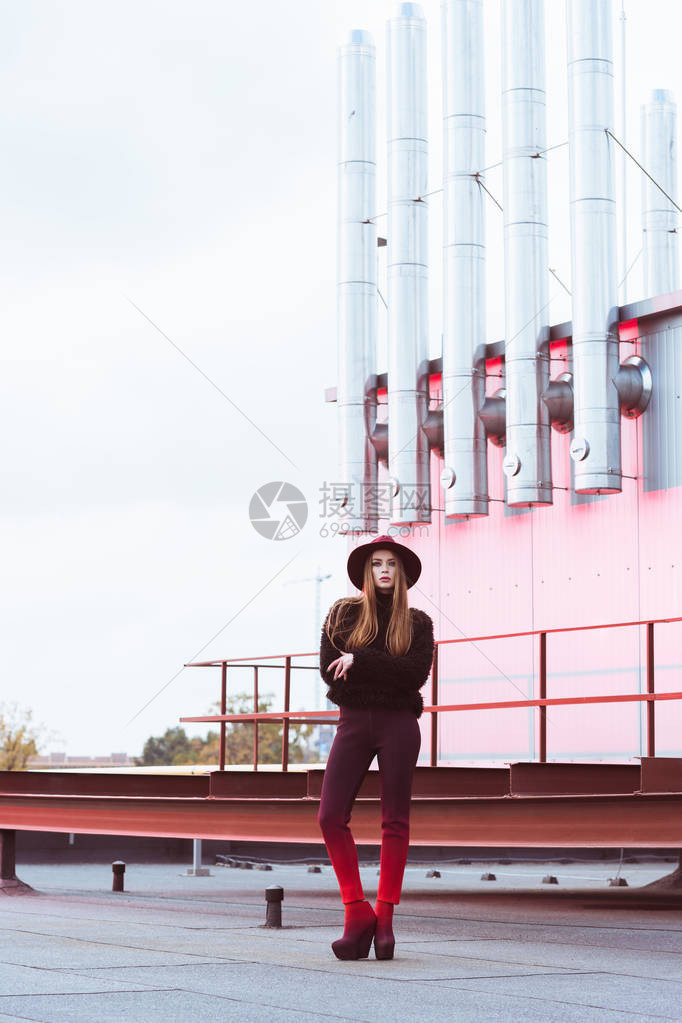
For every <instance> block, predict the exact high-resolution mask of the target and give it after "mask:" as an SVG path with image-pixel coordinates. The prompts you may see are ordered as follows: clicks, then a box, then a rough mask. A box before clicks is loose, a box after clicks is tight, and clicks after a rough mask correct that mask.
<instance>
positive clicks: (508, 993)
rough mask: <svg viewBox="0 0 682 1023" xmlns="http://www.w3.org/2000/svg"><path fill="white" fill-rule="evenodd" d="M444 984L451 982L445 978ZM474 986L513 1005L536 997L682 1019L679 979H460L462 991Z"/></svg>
mask: <svg viewBox="0 0 682 1023" xmlns="http://www.w3.org/2000/svg"><path fill="white" fill-rule="evenodd" d="M442 986H444V987H447V986H449V985H448V983H447V981H444V982H443V985H442ZM471 989H475V990H476V991H479V992H485V993H486V994H498V995H503V996H504V997H505V998H507V999H509V1001H510V1005H513V1002H514V1000H515V999H516V998H518V999H519V1000H520V1001H521V1002H525V1001H526V1000H527V999H528V998H533V999H537V1000H542V1001H545V1002H547V1003H553V1004H561V1005H563V1004H570V1005H581V1006H584V1007H585V1008H589V1009H591V1010H592V1009H595V1008H597V1009H609V1010H612V1011H616V1012H619V1013H632V1014H636V1016H637V1019H642V1018H644V1017H645V1016H646V1015H650V1016H655V1017H658V1018H659V1019H666V1020H680V1019H682V986H680V984H679V983H677V982H675V981H665V980H663V981H662V980H659V979H656V980H647V979H644V978H642V977H623V976H617V977H614V976H610V975H609V974H604V973H601V972H600V973H593V974H591V975H590V974H566V973H564V974H557V975H554V976H550V975H544V976H541V975H537V974H536V975H534V976H528V977H524V978H519V977H510V978H508V979H506V980H498V979H491V980H486V981H482V980H475V981H474V980H471V981H458V982H457V990H458V991H462V990H471ZM547 1011H548V1012H549V1011H553V1009H548V1010H547Z"/></svg>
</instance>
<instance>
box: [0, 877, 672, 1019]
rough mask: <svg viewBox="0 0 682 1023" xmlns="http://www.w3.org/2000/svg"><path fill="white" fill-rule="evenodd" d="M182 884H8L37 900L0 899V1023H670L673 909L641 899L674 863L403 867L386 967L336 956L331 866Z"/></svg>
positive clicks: (173, 880)
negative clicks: (269, 901) (271, 915)
mask: <svg viewBox="0 0 682 1023" xmlns="http://www.w3.org/2000/svg"><path fill="white" fill-rule="evenodd" d="M183 869H184V865H180V864H163V865H151V864H139V865H136V864H133V863H129V864H128V866H127V871H126V875H125V883H126V891H125V892H124V893H122V894H115V893H112V892H111V890H110V889H111V868H110V867H108V866H107V865H106V864H84V865H70V866H63V865H58V864H45V865H40V864H30V865H28V866H24V867H23V868H20V869H19V874H20V876H21V878H22V880H24V881H26V882H27V883H29V884H31V885H33V886H34V887H35V889H36V890H37V892H38V894H35V895H24V896H13V897H2V896H0V1021H4V1020H36V1021H44V1023H53V1021H54V1023H58V1021H59V1023H61V1021H69V1023H70V1021H74V1023H75V1021H78V1023H80V1021H88V1023H90V1021H95V1020H97V1021H109V1020H111V1021H114V1020H116V1021H117V1023H118V1021H135V1023H137V1021H139V1023H156V1021H163V1023H175V1021H192V1020H194V1019H197V1020H199V1019H201V1020H202V1021H205V1020H206V1019H207V1018H208V1019H210V1020H230V1021H231V1020H235V1021H240V1023H242V1021H258V1023H261V1021H266V1020H267V1021H268V1023H269V1021H277V1023H279V1021H298V1020H301V1021H315V1020H319V1021H323V1020H325V1021H328V1020H363V1021H372V1023H374V1021H377V1023H384V1021H385V1023H388V1021H391V1023H393V1021H396V1020H407V1021H412V1020H414V1021H436V1020H438V1021H443V1020H448V1021H449V1020H453V1021H462V1023H464V1021H472V1023H473V1021H476V1023H479V1021H510V1023H517V1021H518V1023H521V1021H526V1020H528V1021H533V1023H535V1021H537V1023H540V1021H542V1023H547V1021H562V1023H563V1021H576V1023H577V1021H581V1023H583V1021H594V1023H615V1021H621V1023H626V1021H628V1020H632V1021H633V1023H634V1021H637V1023H648V1021H653V1020H682V900H681V899H680V896H679V895H678V896H676V897H675V896H673V897H668V898H666V897H660V896H654V895H652V894H648V893H646V892H637V891H636V886H637V885H641V884H646V883H648V882H649V881H652V880H654V879H655V878H657V877H660V876H661V875H662V874H664V873H667V872H668V871H669V870H671V869H672V864H653V865H652V864H633V865H627V866H625V867H623V871H622V872H623V874H624V875H625V876H627V878H628V881H629V884H630V887H629V888H627V889H625V888H608V887H607V879H608V877H609V876H612V875H613V874H614V872H615V867H614V865H613V864H610V865H606V864H604V863H589V864H575V863H573V864H566V865H558V864H553V865H551V866H550V865H543V864H532V865H530V864H510V865H500V864H491V865H489V866H487V867H486V866H482V865H480V864H476V865H472V866H454V865H453V866H448V865H444V864H441V865H438V869H439V870H440V871H441V877H440V878H428V879H427V878H426V876H425V874H426V869H427V868H426V867H423V866H420V867H408V870H407V872H406V878H405V886H404V892H403V898H402V900H401V903H400V905H399V906H398V907H397V909H396V914H395V931H396V942H397V944H396V957H395V959H394V960H392V961H388V962H379V961H377V960H376V959H374V958H370V959H367V960H361V961H358V962H340V961H338V960H337V959H335V958H334V956H333V953H332V952H331V949H330V942H331V941H332V940H333V939H334V938H336V937H338V936H339V935H340V933H341V931H342V922H343V910H342V907H341V904H340V901H339V897H338V889H337V887H336V882H335V878H334V876H333V873H332V871H331V868H330V867H323V869H322V873H321V874H309V873H308V872H307V868H306V866H305V865H304V864H301V865H297V864H296V865H294V864H288V865H286V866H276V865H273V870H272V871H271V872H265V871H263V872H261V871H258V870H239V869H227V868H211V869H212V876H210V877H198V878H194V877H187V876H185V875H184V873H183ZM484 870H492V871H494V872H495V873H496V875H497V877H498V881H497V882H492V883H491V882H482V881H481V880H480V876H481V873H482V872H483V871H484ZM376 873H377V871H376V867H363V868H362V875H363V883H364V884H365V889H366V893H367V895H368V897H371V896H373V895H374V894H375V893H376V880H377V878H376ZM546 873H552V874H556V875H557V877H558V878H559V881H560V884H559V886H551V889H550V888H549V887H548V886H546V885H542V884H541V883H540V882H541V878H542V876H543V874H546ZM270 884H281V885H282V886H283V888H284V902H283V908H282V918H283V924H284V926H283V928H282V929H281V930H267V929H265V928H264V927H263V926H262V924H263V922H264V920H265V901H264V889H265V887H266V886H267V885H270Z"/></svg>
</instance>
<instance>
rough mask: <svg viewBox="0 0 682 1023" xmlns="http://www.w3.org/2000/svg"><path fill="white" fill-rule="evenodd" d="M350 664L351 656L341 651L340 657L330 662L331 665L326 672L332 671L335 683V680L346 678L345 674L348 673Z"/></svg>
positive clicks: (351, 661)
mask: <svg viewBox="0 0 682 1023" xmlns="http://www.w3.org/2000/svg"><path fill="white" fill-rule="evenodd" d="M352 663H353V655H352V654H346V653H344V652H343V651H341V656H340V657H337V658H336V660H335V661H332V663H331V664H330V665H329V667H328V668H327V671H331V670H332V668H333V669H334V681H335V682H336V680H337V678H345V677H346V672H347V671H348V669H349V668H350V666H351V664H352Z"/></svg>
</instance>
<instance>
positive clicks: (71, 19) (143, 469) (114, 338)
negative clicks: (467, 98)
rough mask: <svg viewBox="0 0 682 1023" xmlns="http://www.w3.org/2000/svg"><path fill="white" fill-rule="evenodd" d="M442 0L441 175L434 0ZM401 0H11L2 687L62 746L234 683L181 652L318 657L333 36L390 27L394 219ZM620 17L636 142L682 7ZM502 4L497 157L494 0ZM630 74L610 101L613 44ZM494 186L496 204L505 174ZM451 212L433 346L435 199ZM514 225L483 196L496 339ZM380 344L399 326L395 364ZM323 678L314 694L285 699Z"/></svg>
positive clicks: (3, 89) (6, 96) (170, 718)
mask: <svg viewBox="0 0 682 1023" xmlns="http://www.w3.org/2000/svg"><path fill="white" fill-rule="evenodd" d="M423 6H424V10H425V13H426V16H427V18H428V21H429V37H428V46H429V68H430V72H429V74H430V88H431V99H430V132H431V138H432V142H431V144H430V161H431V181H430V187H431V188H432V189H437V188H438V187H439V186H440V182H441V170H440V160H441V144H440V143H441V138H440V136H441V122H440V118H441V95H440V88H441V86H440V8H439V4H438V3H437V2H427V3H425V4H424V5H423ZM394 7H395V5H394V4H392V3H388V2H383V0H382V2H377V0H344V2H342V3H341V2H329V0H326V2H325V3H319V2H313V0H301V2H299V3H298V4H296V5H292V4H282V3H275V2H273V0H262V2H261V3H259V4H233V3H229V2H227V3H226V2H224V0H222V2H218V0H215V2H209V0H195V2H193V3H192V4H190V3H188V2H184V3H178V2H168V0H163V2H160V0H159V2H152V0H135V2H127V0H118V2H117V3H115V4H114V3H104V2H101V0H100V2H93V0H87V2H78V0H62V2H61V3H50V2H35V0H22V2H21V3H18V2H16V0H13V2H8V0H4V2H1V3H0V120H1V130H0V137H1V138H2V146H3V155H2V159H1V160H0V203H1V204H2V209H1V213H0V223H1V224H2V234H1V241H0V269H1V273H0V296H1V302H0V317H1V321H0V322H1V331H2V347H3V359H2V367H3V368H2V374H1V376H0V389H1V393H0V417H1V427H2V434H3V439H4V443H3V445H2V451H3V471H2V483H3V486H2V505H1V514H2V535H3V545H2V578H3V585H2V633H1V640H2V665H3V678H2V691H1V692H0V700H2V699H4V700H17V701H19V702H20V703H21V704H22V705H23V706H25V707H30V708H32V709H33V712H34V715H35V717H36V719H37V720H38V721H39V722H42V723H43V724H44V725H45V726H46V727H47V728H48V729H50V730H52V733H53V734H52V737H51V738H50V740H49V741H48V742H47V744H46V746H45V749H46V751H48V750H51V749H54V750H59V749H61V750H66V751H67V752H69V753H87V754H95V753H109V752H110V751H127V752H128V753H130V754H135V753H139V751H140V749H141V746H142V744H143V742H144V740H145V739H146V738H147V736H149V735H150V734H159V733H160V732H162V731H164V730H165V728H166V727H169V726H173V725H175V724H177V722H178V718H179V717H180V716H181V715H184V714H197V713H203V712H206V711H207V710H208V708H209V705H210V703H211V701H212V700H213V699H215V697H216V695H217V681H218V679H217V672H216V673H214V672H213V671H211V670H208V669H185V670H184V671H181V669H182V665H183V664H184V663H185V662H187V661H189V660H191V659H192V658H194V657H195V656H199V657H200V658H201V659H210V658H214V657H219V656H232V657H238V656H251V655H257V654H267V653H277V652H283V651H290V652H294V651H298V652H300V651H313V650H314V649H315V646H316V641H317V636H318V635H319V633H318V623H317V621H316V620H315V604H314V599H315V586H314V584H313V583H312V582H310V581H300V582H299V581H298V580H304V579H307V578H309V577H312V576H314V575H315V574H316V572H317V567H318V565H319V566H320V568H321V570H322V572H323V573H325V574H326V573H331V576H332V578H331V579H328V580H326V581H325V582H324V583H323V585H322V588H321V604H322V612H323V613H324V612H325V611H326V609H327V607H328V606H329V604H330V603H331V602H332V601H333V600H334V599H336V597H337V596H340V595H342V594H344V593H346V592H347V582H346V578H345V558H346V545H345V541H343V540H341V539H339V538H338V537H336V538H332V537H328V536H327V537H325V536H321V535H320V531H321V527H322V525H323V524H324V519H323V518H322V517H321V514H320V508H319V507H318V501H319V500H320V497H321V490H320V488H322V486H323V484H324V483H325V481H328V482H331V481H334V480H335V479H336V459H337V451H336V419H335V411H334V406H333V405H331V404H328V403H325V401H324V390H325V388H326V387H330V386H335V384H336V324H335V301H336V299H335V260H336V251H335V249H336V74H337V70H336V47H337V46H338V44H339V43H341V42H342V41H343V40H344V38H345V36H346V34H347V32H348V31H349V30H350V29H352V28H366V29H369V31H370V32H372V34H373V35H374V38H375V42H376V45H377V64H378V101H379V118H378V125H379V141H380V147H379V161H378V172H379V200H378V205H379V208H380V209H379V211H378V212H380V211H381V209H383V208H384V203H383V199H382V195H383V188H384V182H383V179H384V171H385V160H384V148H383V146H384V130H383V124H384V89H383V84H384V82H383V76H384V73H385V60H384V53H385V21H386V18H387V17H388V16H390V15H391V14H392V13H393V10H394ZM614 8H615V14H616V26H615V27H616V32H615V42H616V56H617V57H619V52H618V41H619V39H618V23H617V14H618V11H619V9H620V4H619V3H616V4H615V5H614ZM547 9H548V29H547V39H548V142H549V144H559V143H561V142H564V141H565V140H566V136H567V129H566V82H565V32H564V3H563V0H548V4H547ZM625 10H626V14H627V18H628V21H627V26H628V75H627V78H628V91H627V99H628V123H627V135H628V141H629V142H630V144H631V146H632V148H633V151H634V152H635V153H638V152H639V108H640V104H641V103H642V101H643V100H644V99H646V98H647V95H648V92H649V90H650V89H652V88H669V89H672V90H673V91H674V92H675V93H676V95H677V97H678V98H679V97H680V95H681V94H682V89H680V83H679V77H680V74H679V70H678V69H679V67H680V53H679V47H680V43H679V40H680V32H679V28H680V24H679V22H680V20H681V19H680V15H679V13H678V11H677V7H676V5H671V4H669V3H667V2H663V0H630V2H627V3H626V4H625ZM486 20H487V40H486V47H487V48H486V76H487V96H488V98H487V103H488V117H489V120H488V143H487V145H488V151H487V156H486V161H487V163H488V164H493V163H495V162H496V161H497V160H498V159H499V158H500V155H501V134H500V119H499V107H500V100H499V31H498V30H499V6H498V3H497V2H496V0H489V2H488V4H487V14H486ZM617 72H618V77H617V80H616V92H617V94H618V90H619V89H620V62H619V61H618V65H617ZM549 161H550V162H549V169H550V204H551V215H550V264H551V265H552V266H553V267H554V268H555V269H556V272H557V273H558V275H559V276H560V277H561V278H562V279H563V280H564V281H565V282H566V284H567V285H569V286H570V256H569V251H568V244H567V230H568V212H567V194H566V189H567V180H566V173H565V172H566V163H567V159H566V149H565V147H564V148H559V149H557V150H556V151H555V152H554V153H552V154H550V157H549ZM628 181H629V192H628V223H629V229H630V251H629V256H628V261H630V260H632V259H634V258H635V256H636V255H637V252H638V250H639V248H640V240H639V231H640V227H639V217H640V206H639V197H640V188H641V181H640V176H639V172H638V171H636V169H635V168H634V165H631V166H630V168H629V171H628ZM487 183H488V186H489V188H490V190H491V191H492V192H493V194H496V195H497V197H498V198H501V194H502V176H501V170H499V169H497V170H493V171H491V172H490V173H489V175H488V177H487ZM430 210H431V218H430V248H431V253H432V255H431V262H432V266H433V270H432V275H431V284H430V290H431V309H430V336H431V354H432V356H435V355H438V354H440V332H441V310H440V301H441V286H440V273H441V270H440V258H439V248H440V244H441V235H440V218H441V205H440V197H439V195H434V196H433V198H432V199H431V200H430ZM379 223H380V225H381V221H380V222H379ZM501 241H502V222H501V216H500V215H499V213H498V211H497V210H496V208H495V207H494V206H493V205H492V203H491V205H490V207H489V210H488V242H489V251H490V253H491V259H490V266H489V275H488V332H489V337H490V339H491V340H497V339H499V338H501V337H502V336H503V324H504V309H503V302H502V268H501V265H500V263H499V255H498V253H499V251H500V249H501ZM640 264H641V261H638V264H636V265H635V268H634V269H633V271H632V273H631V275H630V278H629V280H628V284H629V287H630V296H629V297H630V298H631V299H634V298H639V297H641V274H640V271H639V265H640ZM552 294H553V295H554V296H555V298H554V301H553V305H552V315H551V319H552V321H553V322H558V321H561V320H563V319H566V318H569V317H570V309H569V307H568V305H567V301H566V299H565V296H563V294H562V290H561V287H560V286H559V285H556V287H555V288H554V290H553V291H552ZM136 307H137V308H136ZM143 314H144V315H143ZM147 318H148V319H147ZM150 320H151V321H152V322H151V323H150ZM153 324H155V325H156V326H154V325H153ZM157 327H158V328H159V329H156V328H157ZM160 331H163V332H164V333H165V334H166V335H167V337H164V336H162V333H160ZM176 346H177V347H176ZM383 350H384V348H383V340H380V344H379V369H380V370H383V369H385V362H384V357H383ZM189 360H191V362H190V361H189ZM192 363H194V365H192ZM197 367H198V368H197ZM199 370H201V372H199ZM202 374H203V375H202ZM221 392H222V393H221ZM273 480H285V481H288V482H290V483H291V484H293V485H295V486H297V487H298V488H300V490H301V491H302V492H303V494H304V497H305V499H306V501H307V503H308V507H309V514H308V520H307V523H306V525H305V526H304V528H303V529H302V530H301V532H300V533H299V534H297V535H296V536H293V537H292V538H291V539H288V540H282V541H273V540H267V539H265V538H263V537H262V536H261V535H259V534H258V533H257V532H256V530H255V529H254V528H253V526H252V524H251V522H250V520H249V503H250V500H251V497H252V495H253V493H254V491H255V490H257V489H258V487H260V486H262V485H263V484H266V483H269V482H270V481H273ZM285 583H290V585H286V586H285V585H284V584H285ZM213 637H215V638H213ZM311 663H312V662H311ZM178 672H180V674H178V677H177V678H175V679H174V681H172V682H170V680H171V679H172V678H173V676H175V675H176V673H178ZM311 674H312V673H311ZM169 682H170V684H168V685H167V686H166V683H169ZM164 686H166V688H163V687H164ZM161 689H163V692H162V693H161V695H159V696H158V697H156V698H155V699H154V700H152V702H151V704H150V706H149V707H148V708H147V709H146V710H144V711H143V712H142V713H140V714H138V712H139V711H140V710H141V708H142V707H143V706H144V705H145V703H147V701H149V700H150V699H151V698H152V697H154V694H155V693H157V692H159V690H161ZM308 695H309V694H308V692H307V691H306V690H304V688H303V687H301V688H300V689H295V691H294V705H297V704H298V705H299V706H302V705H303V704H304V703H306V702H309V699H307V697H308ZM134 715H137V717H135V720H134V721H133V722H132V723H129V722H130V719H131V718H133V716H134ZM190 731H192V728H191V727H190Z"/></svg>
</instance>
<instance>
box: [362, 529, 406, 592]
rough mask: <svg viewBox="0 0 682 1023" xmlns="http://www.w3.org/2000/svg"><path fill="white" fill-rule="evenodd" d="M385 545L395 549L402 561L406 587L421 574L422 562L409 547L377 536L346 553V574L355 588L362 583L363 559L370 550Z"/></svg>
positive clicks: (392, 549) (384, 536) (390, 538)
mask: <svg viewBox="0 0 682 1023" xmlns="http://www.w3.org/2000/svg"><path fill="white" fill-rule="evenodd" d="M384 547H387V548H388V549H389V550H391V551H395V553H396V554H398V555H399V557H400V560H401V561H402V563H403V568H404V569H405V575H406V576H407V588H408V590H409V588H410V586H414V584H415V583H416V581H417V579H418V578H419V576H420V575H421V571H422V563H421V561H420V560H419V558H418V557H417V555H416V554H415V553H414V551H411V550H410V548H409V547H406V546H405V544H403V543H398V542H397V541H396V540H394V539H393V538H392V537H390V536H386V535H385V534H384V535H383V536H377V537H375V538H374V540H370V541H369V543H363V544H360V546H359V547H356V548H355V550H352V551H351V552H350V554H349V555H348V564H347V569H348V575H349V578H350V581H351V582H352V584H353V586H355V588H356V589H358V590H361V589H362V587H363V584H364V567H365V560H366V558H367V557H368V555H370V554H371V553H372V550H379V549H380V548H384Z"/></svg>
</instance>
